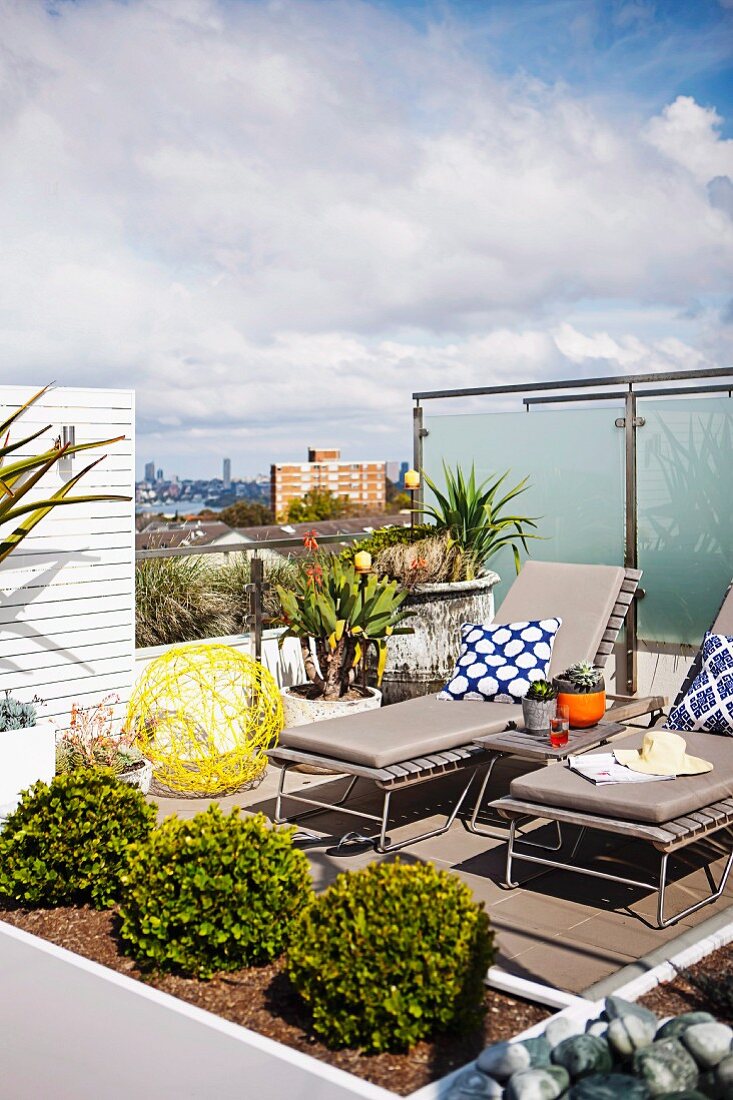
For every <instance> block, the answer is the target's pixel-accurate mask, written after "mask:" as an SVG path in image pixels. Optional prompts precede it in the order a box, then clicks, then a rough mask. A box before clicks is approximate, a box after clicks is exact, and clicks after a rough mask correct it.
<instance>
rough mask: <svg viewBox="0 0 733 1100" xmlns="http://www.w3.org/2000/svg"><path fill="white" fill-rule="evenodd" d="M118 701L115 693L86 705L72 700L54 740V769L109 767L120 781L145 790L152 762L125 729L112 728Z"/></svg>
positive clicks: (148, 788)
mask: <svg viewBox="0 0 733 1100" xmlns="http://www.w3.org/2000/svg"><path fill="white" fill-rule="evenodd" d="M118 702H119V697H118V696H116V695H106V696H105V697H104V699H101V700H100V701H99V702H98V703H94V704H93V705H91V706H88V707H80V706H78V705H77V704H74V706H73V707H72V708H71V714H70V716H69V720H68V723H67V726H66V728H65V729H64V730H62V731H61V732H60V734H59V737H58V741H57V744H56V771H57V773H58V774H59V775H64V774H66V773H68V772H71V771H74V770H76V769H77V768H111V769H112V771H113V772H114V773H115V775H116V776H117V778H118V779H119V781H120V782H121V783H127V784H128V785H129V786H131V787H138V788H139V790H141V791H142V793H143V794H147V793H148V791H149V790H150V784H151V782H152V779H153V765H152V764H151V762H150V761H149V760H147V759H146V758H145V757H144V756H143V754H142V753H141V751H140V749H139V748H138V747H137V745H136V744H135V743H134V738H133V737H131V736H129V735H128V734H127V733H126V732H125V730H121V731H119V732H115V730H114V724H113V713H114V705H115V704H116V703H118Z"/></svg>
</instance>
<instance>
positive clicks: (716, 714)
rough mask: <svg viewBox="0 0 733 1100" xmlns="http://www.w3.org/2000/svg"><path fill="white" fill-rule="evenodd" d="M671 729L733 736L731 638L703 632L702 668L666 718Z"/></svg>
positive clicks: (732, 651) (732, 639)
mask: <svg viewBox="0 0 733 1100" xmlns="http://www.w3.org/2000/svg"><path fill="white" fill-rule="evenodd" d="M667 728H668V729H671V730H690V731H692V730H704V731H705V732H706V733H729V734H731V735H733V637H729V636H728V635H726V634H711V633H710V632H708V633H707V634H706V635H705V641H704V642H703V644H702V668H701V670H700V672H699V674H698V675H697V676H696V677H695V679H694V680H693V681H692V684H691V685H690V687H689V689H688V691H687V694H686V695H685V697H684V699H683V700H682V702H681V703H678V704H677V706H675V707H672V709H671V710H670V712H669V719H668V720H667Z"/></svg>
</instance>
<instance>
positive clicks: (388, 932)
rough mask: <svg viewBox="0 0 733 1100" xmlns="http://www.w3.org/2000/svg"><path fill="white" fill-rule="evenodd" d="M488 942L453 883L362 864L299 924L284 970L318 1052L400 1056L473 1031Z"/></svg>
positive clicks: (477, 913)
mask: <svg viewBox="0 0 733 1100" xmlns="http://www.w3.org/2000/svg"><path fill="white" fill-rule="evenodd" d="M493 938H494V937H493V932H491V931H490V929H489V919H488V917H487V915H486V913H485V912H484V909H483V904H482V903H481V904H479V903H477V902H475V901H474V900H473V898H472V896H471V891H470V890H469V888H468V887H467V886H466V885H465V884H464V883H462V882H461V880H460V879H458V878H456V877H455V876H453V875H450V874H448V873H447V872H446V871H436V870H435V868H434V867H432V866H431V865H430V864H422V863H418V864H403V863H400V862H399V861H397V862H395V863H379V864H371V865H370V866H369V867H367V868H366V869H365V870H362V871H354V872H348V873H346V874H343V875H339V877H338V878H337V879H336V881H335V882H334V883H333V885H332V886H330V887H329V888H328V889H327V890H326V891H325V892H324V893H323V894H321V895H320V896H319V897H317V898H316V899H315V901H314V903H313V905H311V906H310V908H309V909H307V910H306V911H305V912H304V913H303V914H302V915H301V917H300V919H299V920H298V922H297V924H296V926H295V928H294V929H293V937H292V942H291V945H290V948H289V950H288V960H287V969H288V974H289V976H290V979H291V981H292V982H293V984H294V986H295V988H296V989H297V990H298V992H299V994H300V996H301V997H302V998H303V1000H304V1001H305V1002H306V1003H307V1004H308V1005H309V1006H310V1009H311V1011H312V1014H313V1027H314V1030H315V1031H316V1032H317V1033H318V1035H319V1036H321V1038H322V1039H323V1040H324V1042H326V1043H327V1045H329V1046H331V1047H344V1046H349V1047H359V1048H362V1049H365V1050H367V1051H371V1052H377V1051H383V1050H389V1051H398V1050H405V1049H407V1048H409V1047H411V1046H413V1045H414V1044H415V1043H416V1042H418V1041H419V1040H420V1039H424V1038H426V1037H428V1036H430V1035H433V1034H435V1033H437V1032H440V1031H449V1030H451V1031H464V1030H469V1029H471V1028H472V1027H474V1026H475V1025H476V1024H478V1023H479V1022H480V1019H481V1016H482V1015H483V1010H482V1000H483V992H484V985H483V980H484V977H485V975H486V970H487V968H488V966H489V965H490V964H491V961H492V959H493V957H494V946H493Z"/></svg>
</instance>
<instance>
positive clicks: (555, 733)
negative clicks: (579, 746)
mask: <svg viewBox="0 0 733 1100" xmlns="http://www.w3.org/2000/svg"><path fill="white" fill-rule="evenodd" d="M569 729H570V708H569V707H568V705H567V704H566V703H558V704H557V708H556V710H555V717H554V718H551V719H550V744H551V745H552V747H553V749H560V748H562V746H563V745H567V743H568V731H569Z"/></svg>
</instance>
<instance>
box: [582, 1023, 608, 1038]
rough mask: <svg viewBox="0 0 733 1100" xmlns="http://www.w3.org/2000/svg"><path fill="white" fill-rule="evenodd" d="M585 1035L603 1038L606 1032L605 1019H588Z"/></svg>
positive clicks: (606, 1024)
mask: <svg viewBox="0 0 733 1100" xmlns="http://www.w3.org/2000/svg"><path fill="white" fill-rule="evenodd" d="M585 1033H586V1035H595V1036H596V1038H597V1039H605V1038H606V1035H607V1034H608V1021H607V1020H589V1021H588V1026H587V1027H586V1029H585Z"/></svg>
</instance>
